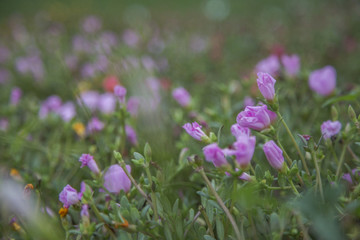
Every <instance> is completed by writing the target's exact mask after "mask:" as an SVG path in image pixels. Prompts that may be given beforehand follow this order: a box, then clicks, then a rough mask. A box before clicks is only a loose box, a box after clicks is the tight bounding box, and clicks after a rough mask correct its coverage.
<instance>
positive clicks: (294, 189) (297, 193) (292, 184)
mask: <svg viewBox="0 0 360 240" xmlns="http://www.w3.org/2000/svg"><path fill="white" fill-rule="evenodd" d="M289 182H290V185H291V188H292V190H293V192H294V193H295V195H296V196H298V197H300V193H299V192H298V190H297V189H296V187H295V185H294V183H293V181H292V179H289Z"/></svg>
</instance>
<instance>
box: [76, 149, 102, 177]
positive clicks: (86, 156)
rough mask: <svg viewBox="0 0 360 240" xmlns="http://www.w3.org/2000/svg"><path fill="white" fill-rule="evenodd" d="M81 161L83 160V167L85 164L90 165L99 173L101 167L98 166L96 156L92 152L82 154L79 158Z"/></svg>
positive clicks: (90, 167)
mask: <svg viewBox="0 0 360 240" xmlns="http://www.w3.org/2000/svg"><path fill="white" fill-rule="evenodd" d="M79 162H81V166H80V168H83V167H85V166H88V167H89V169H90V170H91V171H92V172H93V173H95V174H99V173H100V170H99V167H98V166H97V164H96V162H95V160H94V157H93V156H91V155H90V154H85V153H84V154H82V155H81V157H80V158H79Z"/></svg>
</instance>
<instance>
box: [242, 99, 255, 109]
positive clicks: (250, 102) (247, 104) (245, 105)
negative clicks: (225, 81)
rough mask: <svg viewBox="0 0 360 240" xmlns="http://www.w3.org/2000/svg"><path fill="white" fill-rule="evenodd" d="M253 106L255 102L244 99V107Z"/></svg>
mask: <svg viewBox="0 0 360 240" xmlns="http://www.w3.org/2000/svg"><path fill="white" fill-rule="evenodd" d="M254 105H255V102H254V100H253V99H252V98H251V97H245V98H244V107H247V106H254Z"/></svg>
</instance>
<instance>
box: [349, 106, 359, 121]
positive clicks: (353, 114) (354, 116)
mask: <svg viewBox="0 0 360 240" xmlns="http://www.w3.org/2000/svg"><path fill="white" fill-rule="evenodd" d="M348 114H349V118H350V119H351V121H353V123H356V122H357V121H358V120H357V118H356V113H355V111H354V109H353V107H352V106H351V105H349V108H348Z"/></svg>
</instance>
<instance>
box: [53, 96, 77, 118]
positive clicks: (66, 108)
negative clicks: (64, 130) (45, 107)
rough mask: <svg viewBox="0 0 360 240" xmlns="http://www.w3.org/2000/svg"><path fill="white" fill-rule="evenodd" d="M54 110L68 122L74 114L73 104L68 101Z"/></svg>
mask: <svg viewBox="0 0 360 240" xmlns="http://www.w3.org/2000/svg"><path fill="white" fill-rule="evenodd" d="M56 112H57V114H59V116H60V117H61V118H62V120H63V121H64V122H69V121H70V120H71V119H73V118H74V117H75V115H76V110H75V105H74V104H73V103H72V102H70V101H68V102H66V103H64V104H63V105H62V106H61V107H60V108H59V109H58V110H57V111H56Z"/></svg>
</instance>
